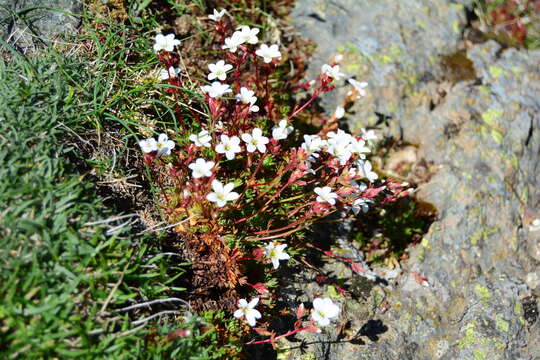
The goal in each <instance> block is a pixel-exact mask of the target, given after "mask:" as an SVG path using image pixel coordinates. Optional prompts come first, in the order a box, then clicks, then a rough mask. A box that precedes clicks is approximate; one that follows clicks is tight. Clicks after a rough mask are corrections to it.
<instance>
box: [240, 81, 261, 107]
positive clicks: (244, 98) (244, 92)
mask: <svg viewBox="0 0 540 360" xmlns="http://www.w3.org/2000/svg"><path fill="white" fill-rule="evenodd" d="M236 100H238V101H241V102H242V103H244V104H249V111H251V112H257V111H259V107H258V106H257V105H255V102H257V97H256V96H255V91H253V90H249V89H248V88H245V87H242V88H240V93H239V94H236Z"/></svg>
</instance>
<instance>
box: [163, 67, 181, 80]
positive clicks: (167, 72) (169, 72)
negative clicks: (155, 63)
mask: <svg viewBox="0 0 540 360" xmlns="http://www.w3.org/2000/svg"><path fill="white" fill-rule="evenodd" d="M180 72H181V70H180V69H178V68H176V69H175V68H174V67H172V66H171V67H170V68H168V69H162V70H161V72H160V73H159V80H169V79H170V78H175V77H176V76H178V74H180Z"/></svg>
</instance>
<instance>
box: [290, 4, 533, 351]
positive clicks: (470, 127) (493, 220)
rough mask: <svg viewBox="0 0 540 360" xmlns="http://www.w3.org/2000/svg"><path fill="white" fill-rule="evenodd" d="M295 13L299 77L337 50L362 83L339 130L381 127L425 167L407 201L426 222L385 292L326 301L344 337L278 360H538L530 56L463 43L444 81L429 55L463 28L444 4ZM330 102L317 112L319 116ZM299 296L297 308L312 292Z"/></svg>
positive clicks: (333, 335)
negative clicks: (431, 210)
mask: <svg viewBox="0 0 540 360" xmlns="http://www.w3.org/2000/svg"><path fill="white" fill-rule="evenodd" d="M464 3H466V2H464ZM427 9H429V11H428V10H427ZM295 14H296V17H295V19H296V20H295V21H296V23H297V28H298V30H299V31H300V32H301V33H302V34H304V35H305V36H308V37H311V38H312V39H314V40H315V41H316V42H317V44H318V54H317V56H316V57H315V58H314V59H313V62H312V64H313V65H312V69H313V70H312V72H311V73H310V74H311V76H314V75H315V74H316V73H317V72H318V71H319V69H320V65H321V64H322V63H323V62H327V61H328V59H330V58H331V57H332V56H333V55H334V54H335V53H336V52H342V53H345V55H346V56H345V61H344V68H345V70H346V71H347V72H348V73H349V74H350V75H353V74H354V75H356V76H357V77H358V78H359V79H362V80H367V81H368V82H370V87H369V92H370V95H369V96H367V97H366V98H365V99H364V100H362V101H361V102H360V104H358V105H356V106H355V107H354V110H355V111H356V114H355V116H354V117H353V118H351V119H350V122H349V125H350V128H351V129H352V131H353V132H354V131H355V129H357V128H358V127H362V126H365V125H367V124H370V123H371V124H373V123H374V122H375V121H376V119H375V116H374V112H375V111H376V112H380V113H383V114H387V115H390V116H392V119H391V120H390V121H389V123H388V127H387V128H385V129H384V131H385V133H386V134H387V135H389V136H394V137H397V138H399V139H401V140H403V141H405V142H407V143H413V144H416V145H418V147H419V154H418V156H419V158H422V159H424V160H426V161H428V162H433V163H434V164H435V165H436V166H437V171H436V173H435V174H434V176H433V177H432V178H431V180H430V181H429V182H427V183H425V184H422V185H421V186H420V188H419V190H418V193H417V196H418V197H419V198H420V199H421V200H424V201H427V202H430V203H432V204H434V205H435V206H436V208H437V209H438V211H439V220H438V221H436V222H435V223H433V224H432V226H431V228H430V230H429V232H428V234H426V236H425V237H424V239H423V241H422V244H421V245H418V246H416V247H414V248H412V249H411V250H410V255H411V256H410V259H409V260H408V261H407V262H405V263H404V264H403V270H404V271H403V275H402V276H400V277H399V278H398V280H397V283H396V284H390V285H393V286H391V287H382V286H375V287H374V288H372V289H371V290H368V291H367V296H366V298H364V299H360V300H358V299H357V300H354V299H352V300H351V299H349V300H345V299H341V300H339V301H340V302H341V304H342V306H343V310H344V312H343V316H342V317H341V319H342V321H345V320H349V321H350V327H349V329H348V330H346V331H343V328H340V327H334V328H329V329H327V330H326V331H325V332H324V333H323V334H309V335H305V337H303V339H304V340H305V342H306V344H308V345H307V346H306V347H305V348H304V349H303V350H304V354H302V352H301V351H300V350H299V349H296V348H294V347H292V348H290V349H289V350H287V351H285V352H284V355H283V358H287V359H306V358H310V357H307V356H308V355H309V356H312V357H311V358H313V359H332V360H333V359H336V360H337V359H474V360H478V359H537V358H540V321H539V320H538V319H537V318H538V300H537V299H538V296H539V295H540V289H539V288H538V281H537V280H535V279H538V277H539V275H540V230H539V231H530V230H534V229H533V228H531V229H530V228H529V225H530V224H531V223H532V221H533V220H534V219H536V218H540V187H539V185H540V184H539V182H540V172H539V171H538V170H539V169H538V166H539V165H538V163H539V161H538V160H539V159H538V158H539V154H540V131H539V128H540V116H539V114H540V99H539V98H538V94H540V75H539V74H540V65H539V64H540V51H525V50H520V51H518V50H516V49H506V50H504V51H503V50H502V49H501V48H500V46H499V45H498V44H497V43H495V42H491V41H490V42H486V43H483V44H477V45H473V46H472V47H470V48H469V49H468V50H467V52H466V55H467V57H468V59H470V60H471V61H472V64H473V66H474V74H475V75H474V78H473V79H469V80H467V79H465V80H459V79H458V80H457V81H455V82H450V81H446V80H445V74H444V72H445V69H444V66H442V65H441V63H442V62H441V58H440V55H444V54H451V53H452V52H455V51H457V50H458V46H459V39H460V34H461V32H462V27H463V26H464V24H465V23H464V19H465V14H464V8H463V7H460V6H459V5H457V6H456V5H455V4H452V3H451V2H450V1H443V0H439V1H422V0H406V1H400V2H395V1H384V0H379V1H352V0H351V1H348V0H334V1H322V0H321V1H317V0H300V1H299V2H298V4H297V9H296V10H295ZM321 19H322V20H321ZM323 20H324V21H323ZM419 23H426V24H429V26H425V27H424V26H421V25H419ZM454 24H457V25H454ZM404 29H405V30H404ZM392 49H396V50H394V52H392ZM397 49H399V51H398V50H397ZM398 54H399V55H398ZM387 57H388V58H387ZM430 59H431V60H430ZM427 74H430V76H427ZM413 79H414V80H413ZM337 99H338V98H337V97H335V98H327V99H325V101H324V102H323V103H324V105H325V106H326V107H327V109H328V111H329V112H331V111H333V108H334V106H335V105H336V101H337ZM328 266H334V265H328ZM336 271H337V270H336ZM340 271H341V273H342V274H344V277H347V276H349V275H350V276H351V279H352V280H351V281H355V280H354V278H353V274H349V275H347V274H346V273H345V270H344V269H342V270H340ZM423 278H425V279H426V281H427V283H424V284H422V279H423ZM302 289H303V290H305V291H306V292H308V293H309V294H308V295H309V296H307V297H306V300H308V299H309V298H310V297H312V296H315V295H317V294H320V293H321V292H322V291H323V289H317V288H315V289H314V288H313V286H312V285H306V284H303V285H302ZM337 301H338V300H337ZM370 320H371V322H369V321H370ZM370 324H371V325H370ZM339 330H341V337H338V333H339ZM299 338H301V337H299ZM362 342H363V344H362ZM306 354H307V355H306Z"/></svg>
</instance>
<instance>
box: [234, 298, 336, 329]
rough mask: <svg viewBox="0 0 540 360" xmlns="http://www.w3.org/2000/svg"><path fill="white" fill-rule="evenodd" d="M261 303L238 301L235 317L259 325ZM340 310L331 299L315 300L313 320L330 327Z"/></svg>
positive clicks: (256, 301)
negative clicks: (259, 305)
mask: <svg viewBox="0 0 540 360" xmlns="http://www.w3.org/2000/svg"><path fill="white" fill-rule="evenodd" d="M258 303H259V298H253V299H252V300H251V301H250V302H249V303H248V302H247V300H246V299H240V300H239V301H238V310H236V311H235V312H234V314H233V315H234V317H235V318H237V319H241V318H244V319H245V320H246V321H247V323H248V324H249V326H251V327H253V326H255V325H256V324H257V320H258V319H260V318H261V317H262V314H261V313H260V311H259V310H257V309H255V307H256V306H257V304H258ZM339 313H340V308H339V306H338V305H336V304H334V302H333V301H332V299H330V298H315V299H314V300H313V310H312V311H311V318H312V319H313V320H314V321H315V322H316V323H317V325H318V326H319V327H326V326H328V325H330V323H331V321H332V319H335V318H337V317H338V316H339Z"/></svg>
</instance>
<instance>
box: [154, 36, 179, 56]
mask: <svg viewBox="0 0 540 360" xmlns="http://www.w3.org/2000/svg"><path fill="white" fill-rule="evenodd" d="M155 42H156V43H155V44H154V51H156V52H159V51H161V50H165V51H173V50H174V47H175V46H177V45H180V40H178V39H175V38H174V34H168V35H163V34H157V35H156V37H155Z"/></svg>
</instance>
